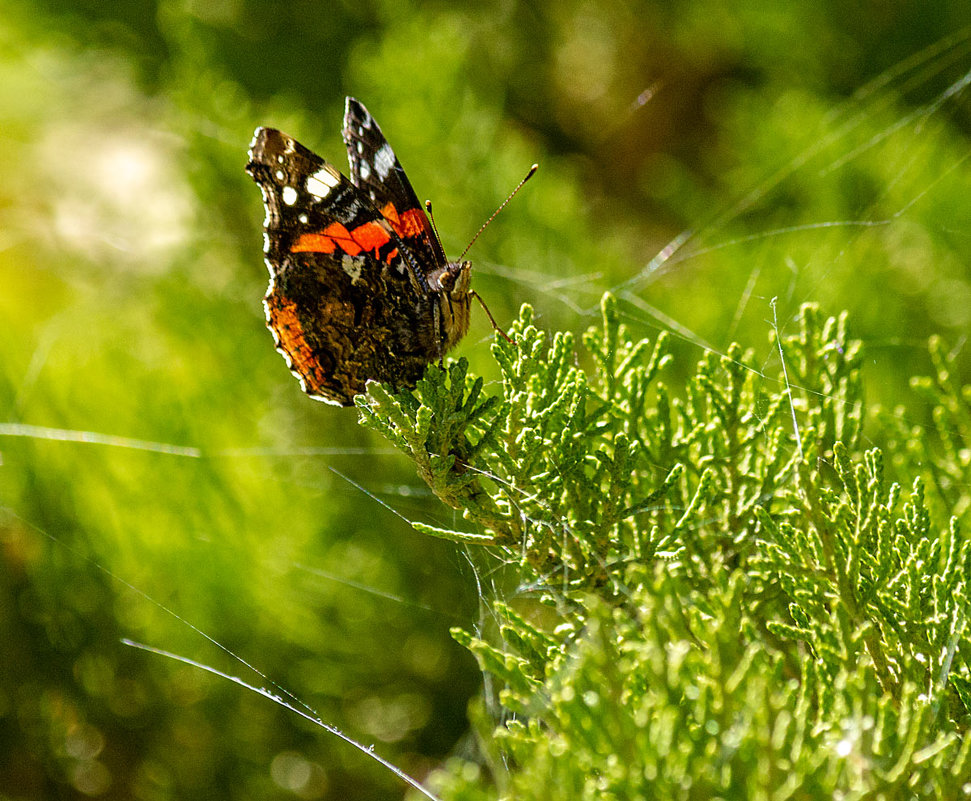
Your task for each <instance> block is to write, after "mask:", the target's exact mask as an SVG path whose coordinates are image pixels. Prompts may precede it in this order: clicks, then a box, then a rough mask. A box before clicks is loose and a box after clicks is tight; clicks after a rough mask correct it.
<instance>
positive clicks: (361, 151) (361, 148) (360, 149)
mask: <svg viewBox="0 0 971 801" xmlns="http://www.w3.org/2000/svg"><path fill="white" fill-rule="evenodd" d="M357 155H359V156H363V155H364V142H358V143H357Z"/></svg>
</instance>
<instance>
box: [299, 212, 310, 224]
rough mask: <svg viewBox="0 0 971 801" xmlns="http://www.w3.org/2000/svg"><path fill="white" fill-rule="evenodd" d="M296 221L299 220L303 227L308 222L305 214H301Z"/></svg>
mask: <svg viewBox="0 0 971 801" xmlns="http://www.w3.org/2000/svg"><path fill="white" fill-rule="evenodd" d="M297 219H298V220H300V222H302V223H303V224H304V225H306V224H307V223H308V222H309V220H308V219H307V215H306V214H301V215H300V216H299V217H297Z"/></svg>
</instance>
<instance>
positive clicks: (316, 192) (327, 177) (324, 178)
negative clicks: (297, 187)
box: [307, 167, 341, 197]
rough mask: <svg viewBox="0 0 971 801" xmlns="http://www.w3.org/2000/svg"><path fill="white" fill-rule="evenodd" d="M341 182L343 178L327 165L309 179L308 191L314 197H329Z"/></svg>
mask: <svg viewBox="0 0 971 801" xmlns="http://www.w3.org/2000/svg"><path fill="white" fill-rule="evenodd" d="M340 182H341V179H340V178H339V177H338V176H337V175H334V173H332V172H331V171H330V170H328V169H327V168H326V167H325V168H324V169H321V170H317V172H315V173H314V174H313V175H311V176H310V177H309V178H308V179H307V191H308V192H310V194H311V195H313V196H314V197H327V195H329V194H330V190H331V189H333V188H334V187H335V186H337V184H339V183H340Z"/></svg>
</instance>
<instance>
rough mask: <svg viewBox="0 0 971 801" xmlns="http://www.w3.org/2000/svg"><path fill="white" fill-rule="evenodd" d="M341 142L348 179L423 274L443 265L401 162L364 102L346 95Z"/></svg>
mask: <svg viewBox="0 0 971 801" xmlns="http://www.w3.org/2000/svg"><path fill="white" fill-rule="evenodd" d="M343 135H344V144H345V145H346V146H347V160H348V162H349V163H350V167H351V182H352V183H353V184H354V185H355V186H357V187H358V188H360V189H361V191H362V192H363V193H365V194H366V195H367V196H368V197H369V198H370V199H371V201H372V202H373V203H374V205H375V206H376V207H377V208H378V209H379V210H380V212H381V214H382V215H383V216H384V217H385V218H386V219H387V220H388V222H389V224H390V225H391V227H392V228H393V229H394V231H395V232H396V233H397V234H398V236H400V237H401V239H402V240H403V241H404V243H405V245H406V247H407V248H408V251H409V252H410V253H411V254H412V255H413V256H414V261H415V265H416V266H417V267H418V268H419V269H421V270H423V271H424V272H425V273H426V274H427V273H430V272H432V271H434V270H437V269H440V268H442V267H444V266H445V264H446V261H447V259H446V258H445V251H444V249H443V248H442V243H441V242H440V241H439V239H438V236H437V235H436V234H435V230H434V229H433V228H432V226H431V223H430V222H429V221H428V216H427V215H426V214H425V210H424V208H423V207H422V205H421V203H419V201H418V196H417V195H416V194H415V190H414V189H413V188H412V186H411V182H410V181H409V180H408V177H407V176H406V175H405V171H404V169H402V167H401V162H399V161H398V157H397V156H396V155H395V153H394V150H392V149H391V145H389V144H388V140H387V139H385V138H384V134H382V133H381V129H380V128H379V127H378V124H377V122H375V120H374V117H372V116H371V114H370V113H369V112H368V110H367V109H366V108H365V107H364V104H363V103H361V102H359V101H358V100H355V99H354V98H353V97H349V98H347V103H346V106H345V109H344V129H343Z"/></svg>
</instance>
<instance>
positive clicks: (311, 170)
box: [246, 97, 532, 406]
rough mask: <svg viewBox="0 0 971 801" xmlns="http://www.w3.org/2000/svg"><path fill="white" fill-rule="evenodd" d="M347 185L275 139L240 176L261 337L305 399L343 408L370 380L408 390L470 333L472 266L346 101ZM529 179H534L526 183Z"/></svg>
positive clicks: (301, 150)
mask: <svg viewBox="0 0 971 801" xmlns="http://www.w3.org/2000/svg"><path fill="white" fill-rule="evenodd" d="M342 133H343V137H344V144H345V145H346V147H347V158H348V161H349V163H350V177H349V178H347V177H345V176H344V175H342V174H341V173H340V172H339V171H338V170H337V169H336V168H335V167H334V166H333V165H332V164H330V163H329V162H327V161H325V160H324V159H322V158H321V157H320V156H318V155H317V154H316V153H314V152H312V151H311V150H309V149H308V148H306V147H304V146H303V145H301V144H300V143H299V142H297V141H296V140H295V139H293V138H292V137H290V136H287V135H286V134H285V133H282V132H281V131H278V130H275V129H273V128H258V129H257V130H256V133H255V135H254V137H253V142H252V143H251V145H250V149H249V163H248V164H247V165H246V171H247V172H248V173H249V174H250V175H251V176H252V177H253V180H254V181H256V183H257V185H258V186H259V188H260V191H261V192H262V194H263V204H264V206H265V209H266V219H265V221H264V248H263V250H264V253H265V260H266V266H267V267H268V268H269V271H270V285H269V288H268V289H267V292H266V296H265V298H264V299H263V305H264V308H265V310H266V321H267V326H268V327H269V329H270V331H272V333H273V337H274V340H275V342H276V347H277V350H279V351H280V352H281V353H282V354H283V357H284V359H286V362H287V365H288V366H289V368H290V370H291V372H292V373H293V374H294V375H295V376H296V377H297V378H298V379H299V380H300V386H301V387H302V388H303V390H304V392H306V393H307V394H308V395H309V396H310V397H312V398H315V399H317V400H322V401H326V402H328V403H332V404H336V405H339V406H350V405H352V404H353V403H354V396H355V395H360V394H362V393H363V392H364V391H365V385H366V384H367V382H368V381H371V380H374V381H380V382H384V383H388V384H391V385H393V386H395V387H410V386H414V384H415V383H416V382H417V380H418V379H419V378H421V376H422V374H423V372H424V370H425V368H426V367H427V365H428V364H430V363H431V362H434V361H440V360H441V359H442V358H443V357H444V355H445V353H446V352H447V351H448V350H449V349H451V348H452V347H453V346H454V345H455V344H456V343H458V341H459V340H460V339H461V338H462V337H463V336H464V335H465V333H466V331H467V330H468V328H469V317H470V304H471V299H472V297H473V296H474V292H472V290H471V287H470V281H471V269H472V265H471V263H470V262H468V261H464V260H461V259H460V260H459V261H449V260H448V259H447V258H446V256H445V250H444V249H443V247H442V243H441V241H440V239H439V237H438V234H437V232H436V230H435V228H434V226H433V225H432V224H431V222H430V221H429V218H428V215H427V214H426V213H425V210H424V209H423V208H422V206H421V204H420V203H419V201H418V197H417V196H416V195H415V190H414V189H413V188H412V186H411V183H410V182H409V180H408V177H407V176H406V175H405V172H404V170H403V169H402V167H401V164H400V162H399V161H398V158H397V156H395V153H394V151H393V150H392V149H391V145H389V144H388V142H387V140H386V139H385V138H384V134H382V133H381V129H380V128H379V127H378V124H377V122H375V120H374V118H373V117H372V116H371V115H370V113H368V110H367V109H366V108H365V107H364V105H363V104H362V103H360V102H359V101H357V100H355V99H354V98H352V97H348V98H347V102H346V106H345V111H344V126H343V131H342ZM530 174H532V173H530Z"/></svg>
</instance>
